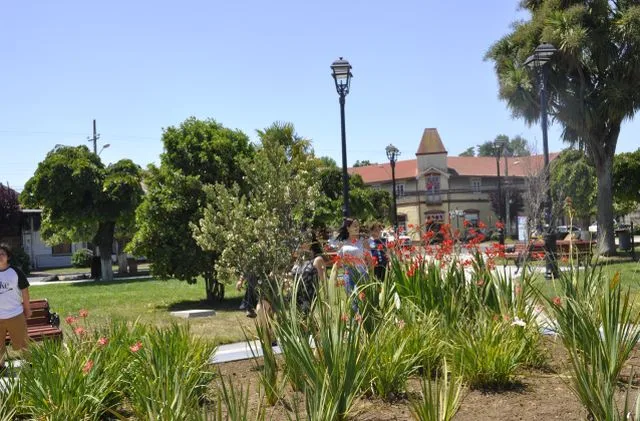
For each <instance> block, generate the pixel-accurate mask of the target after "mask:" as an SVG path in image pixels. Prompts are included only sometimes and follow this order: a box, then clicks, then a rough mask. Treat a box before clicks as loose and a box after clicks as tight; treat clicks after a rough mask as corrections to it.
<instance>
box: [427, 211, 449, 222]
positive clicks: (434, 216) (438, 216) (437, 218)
mask: <svg viewBox="0 0 640 421" xmlns="http://www.w3.org/2000/svg"><path fill="white" fill-rule="evenodd" d="M424 217H425V219H426V220H427V221H428V220H431V222H444V212H442V211H438V210H435V211H427V212H425V213H424Z"/></svg>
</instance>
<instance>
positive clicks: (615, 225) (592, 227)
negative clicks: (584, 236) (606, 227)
mask: <svg viewBox="0 0 640 421" xmlns="http://www.w3.org/2000/svg"><path fill="white" fill-rule="evenodd" d="M617 228H618V223H617V222H616V220H615V219H614V220H613V229H617ZM589 232H598V221H596V222H594V223H593V224H591V225H589Z"/></svg>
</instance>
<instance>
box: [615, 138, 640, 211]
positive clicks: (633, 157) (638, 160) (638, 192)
mask: <svg viewBox="0 0 640 421" xmlns="http://www.w3.org/2000/svg"><path fill="white" fill-rule="evenodd" d="M613 186H614V190H613V191H614V205H615V211H616V214H617V215H626V214H628V213H631V212H633V211H634V210H636V209H637V208H638V206H640V149H638V150H636V151H635V152H626V153H620V154H617V155H616V158H615V161H614V162H613Z"/></svg>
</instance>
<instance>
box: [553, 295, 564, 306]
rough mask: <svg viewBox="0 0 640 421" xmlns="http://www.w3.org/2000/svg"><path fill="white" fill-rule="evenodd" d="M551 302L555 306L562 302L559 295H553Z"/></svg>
mask: <svg viewBox="0 0 640 421" xmlns="http://www.w3.org/2000/svg"><path fill="white" fill-rule="evenodd" d="M553 304H554V305H556V306H559V305H560V304H562V300H561V299H560V297H553Z"/></svg>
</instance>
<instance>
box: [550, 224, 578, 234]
mask: <svg viewBox="0 0 640 421" xmlns="http://www.w3.org/2000/svg"><path fill="white" fill-rule="evenodd" d="M580 231H582V230H581V229H580V228H579V227H576V226H575V225H559V226H557V227H556V232H557V233H558V234H568V233H570V232H580Z"/></svg>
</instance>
